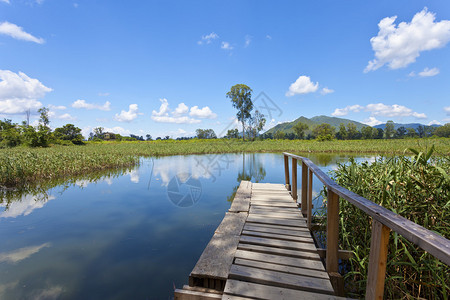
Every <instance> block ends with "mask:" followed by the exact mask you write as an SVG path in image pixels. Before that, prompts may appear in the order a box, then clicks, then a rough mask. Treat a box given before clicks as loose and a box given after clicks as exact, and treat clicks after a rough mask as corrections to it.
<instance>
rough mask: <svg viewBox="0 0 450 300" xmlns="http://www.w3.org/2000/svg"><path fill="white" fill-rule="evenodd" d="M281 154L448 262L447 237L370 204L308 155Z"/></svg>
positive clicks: (410, 239)
mask: <svg viewBox="0 0 450 300" xmlns="http://www.w3.org/2000/svg"><path fill="white" fill-rule="evenodd" d="M283 154H284V155H286V156H289V157H292V158H296V159H298V160H301V161H302V162H303V163H305V164H306V165H307V166H308V168H309V169H310V170H311V171H313V173H314V175H315V176H316V177H317V178H318V179H319V180H320V181H321V182H322V183H323V184H324V185H325V186H326V187H327V188H328V190H330V191H332V192H334V193H335V194H336V195H338V196H339V197H341V198H343V199H345V200H347V201H348V202H350V203H352V204H353V205H355V206H356V207H357V208H359V209H361V210H362V211H364V212H365V213H366V214H368V215H369V216H371V217H372V218H373V219H374V220H376V221H378V222H380V223H381V224H383V225H385V226H386V227H388V228H390V229H391V230H392V231H395V232H397V233H398V234H400V235H402V236H403V237H405V238H406V239H407V240H409V241H410V242H412V243H413V244H415V245H417V246H419V247H420V248H422V249H423V250H425V251H427V252H429V253H430V254H431V255H433V256H434V257H436V258H437V259H439V260H441V261H442V262H444V263H445V264H447V265H450V240H447V239H446V238H445V237H443V236H442V235H439V234H437V233H434V232H432V231H431V230H428V229H426V228H424V227H422V226H420V225H418V224H416V223H414V222H412V221H410V220H408V219H406V218H403V217H402V216H400V215H397V214H396V213H394V212H392V211H390V210H388V209H386V208H384V207H382V206H380V205H378V204H376V203H373V202H372V201H370V200H367V199H366V198H364V197H362V196H360V195H358V194H355V193H353V192H351V191H349V190H347V189H346V188H344V187H341V186H340V185H338V184H337V183H335V182H334V181H333V180H331V178H330V177H328V175H327V174H325V173H324V172H323V171H322V170H321V169H320V168H319V167H317V166H316V165H315V164H314V163H313V162H312V161H311V160H309V159H308V158H305V157H301V156H298V155H294V154H291V153H283Z"/></svg>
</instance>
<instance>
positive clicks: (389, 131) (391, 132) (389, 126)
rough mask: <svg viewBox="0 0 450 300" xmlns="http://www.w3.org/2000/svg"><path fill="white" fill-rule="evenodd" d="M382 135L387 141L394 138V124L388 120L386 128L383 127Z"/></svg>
mask: <svg viewBox="0 0 450 300" xmlns="http://www.w3.org/2000/svg"><path fill="white" fill-rule="evenodd" d="M384 135H385V136H386V138H387V139H390V138H392V137H393V136H394V122H393V121H391V120H389V121H387V122H386V126H385V127H384Z"/></svg>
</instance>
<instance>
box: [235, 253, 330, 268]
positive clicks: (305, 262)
mask: <svg viewBox="0 0 450 300" xmlns="http://www.w3.org/2000/svg"><path fill="white" fill-rule="evenodd" d="M235 257H236V258H241V259H248V260H255V261H262V262H268V263H273V264H277V265H284V266H291V267H297V268H304V269H311V270H316V271H325V269H324V267H323V264H322V262H321V261H320V260H309V259H302V258H298V257H287V256H281V255H276V254H265V253H259V252H253V251H246V250H241V249H238V250H237V251H236V256H235Z"/></svg>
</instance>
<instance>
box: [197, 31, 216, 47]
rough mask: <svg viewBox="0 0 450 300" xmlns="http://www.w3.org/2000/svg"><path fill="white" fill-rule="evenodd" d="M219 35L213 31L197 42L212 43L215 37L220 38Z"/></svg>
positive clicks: (200, 43)
mask: <svg viewBox="0 0 450 300" xmlns="http://www.w3.org/2000/svg"><path fill="white" fill-rule="evenodd" d="M218 38H219V36H218V35H217V34H216V33H215V32H211V33H210V34H207V35H204V36H202V39H201V40H200V41H198V42H197V44H199V45H203V44H211V42H212V41H213V40H215V39H218Z"/></svg>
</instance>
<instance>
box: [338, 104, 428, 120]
mask: <svg viewBox="0 0 450 300" xmlns="http://www.w3.org/2000/svg"><path fill="white" fill-rule="evenodd" d="M362 110H364V111H366V112H370V113H371V114H372V115H373V116H382V117H388V118H393V117H415V118H417V119H426V118H427V115H426V114H424V113H418V112H415V111H413V110H412V109H410V108H408V107H406V106H403V105H398V104H393V105H386V104H383V103H372V104H367V105H366V106H361V105H358V104H356V105H350V106H347V107H344V108H336V109H335V110H334V112H333V113H332V114H331V115H332V116H335V117H341V116H345V115H347V114H348V113H349V112H360V111H362ZM369 121H370V120H369Z"/></svg>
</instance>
